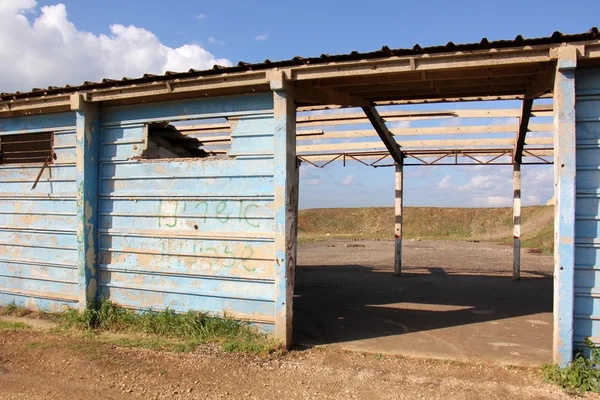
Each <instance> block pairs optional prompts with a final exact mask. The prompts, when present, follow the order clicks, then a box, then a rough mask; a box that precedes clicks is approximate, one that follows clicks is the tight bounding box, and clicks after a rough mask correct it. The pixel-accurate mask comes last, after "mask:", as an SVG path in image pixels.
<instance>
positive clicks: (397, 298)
mask: <svg viewBox="0 0 600 400" xmlns="http://www.w3.org/2000/svg"><path fill="white" fill-rule="evenodd" d="M404 271H405V272H404V273H403V275H402V276H400V277H396V276H393V275H392V273H391V272H388V271H382V270H381V269H375V268H372V267H369V266H363V265H344V266H340V265H338V266H328V265H311V266H299V267H298V268H297V270H296V287H295V297H294V341H295V343H297V344H301V345H309V346H310V345H317V344H330V343H344V342H355V343H359V344H364V343H371V342H369V339H377V340H375V341H372V343H376V345H374V346H368V345H366V346H364V349H365V350H367V351H371V350H372V351H381V352H389V353H400V354H403V353H406V352H407V350H412V349H407V347H411V346H413V345H414V346H415V347H419V346H421V347H424V348H423V351H424V352H425V353H427V351H428V349H427V347H428V346H430V347H431V349H432V351H433V348H434V347H436V346H437V347H440V348H441V349H442V352H441V353H440V354H439V355H440V356H441V357H445V356H446V355H447V354H446V355H445V354H444V351H445V350H443V348H444V347H446V348H448V347H454V350H452V351H451V353H452V354H454V355H452V354H450V355H449V356H450V357H454V356H457V358H463V357H461V355H466V356H472V355H474V356H476V357H477V355H478V354H483V353H486V352H487V350H486V348H487V347H491V348H493V349H495V350H501V351H504V352H505V353H506V354H504V353H503V355H506V356H508V357H512V356H515V355H517V356H518V355H520V354H521V353H522V351H521V352H520V350H519V349H518V348H519V347H523V346H528V347H539V348H540V351H539V352H537V353H536V354H537V355H540V354H541V352H542V350H543V353H544V355H543V357H542V359H544V357H547V356H549V354H550V353H549V351H550V349H551V347H550V345H549V343H551V336H552V327H551V313H552V277H551V276H550V275H549V274H545V273H541V272H540V273H528V274H527V277H524V278H522V279H521V280H520V281H518V282H515V281H513V280H512V279H511V277H510V276H507V275H506V272H507V271H506V270H505V271H503V273H504V276H500V275H493V272H494V271H489V273H490V274H489V275H481V274H478V275H470V274H464V273H462V274H461V273H452V272H447V270H446V269H445V268H439V267H436V268H423V267H415V268H411V267H410V266H407V267H406V268H405V269H404ZM450 271H451V270H450ZM461 272H462V271H461ZM548 313H550V314H548ZM540 314H542V316H541V317H543V318H541V319H542V320H540ZM536 315H537V316H536ZM524 316H531V317H529V318H521V319H516V320H512V319H511V318H518V317H524ZM507 319H511V320H510V321H511V325H508V323H507V322H506V321H505V322H503V323H500V322H495V321H501V320H507ZM490 323H491V324H490ZM455 328H456V329H455ZM540 329H541V331H540ZM432 331H435V332H432ZM428 332H431V333H429V334H428ZM414 333H424V334H425V335H413V336H412V339H411V340H412V342H411V341H409V342H407V341H406V340H402V336H406V335H409V334H414ZM398 335H400V336H398ZM392 336H394V337H397V339H398V340H387V341H382V339H384V338H386V337H392ZM440 341H441V342H442V343H440ZM377 343H379V344H382V343H384V344H383V345H377ZM465 349H466V350H465ZM388 350H389V351H388ZM528 351H529V350H528ZM409 352H410V351H409ZM433 353H435V351H433ZM491 353H493V351H492V352H491ZM538 353H539V354H538ZM546 353H547V354H546ZM432 355H434V356H435V355H436V354H432ZM484 358H485V357H484ZM534 362H537V358H535V357H534Z"/></svg>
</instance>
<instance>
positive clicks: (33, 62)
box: [0, 0, 231, 92]
mask: <svg viewBox="0 0 600 400" xmlns="http://www.w3.org/2000/svg"><path fill="white" fill-rule="evenodd" d="M35 12H37V3H36V1H35V0H2V1H0V21H2V23H1V24H0V54H2V57H1V58H0V92H11V91H16V90H20V91H28V90H30V89H31V88H33V87H45V86H49V85H52V86H59V85H65V84H71V85H77V84H81V83H83V82H84V81H98V80H100V79H102V78H117V79H118V78H121V77H123V76H127V77H137V76H141V75H143V74H144V73H155V74H160V73H164V72H165V71H169V70H172V71H186V70H188V69H190V68H195V69H206V68H211V67H212V66H213V65H214V64H220V65H231V62H230V61H229V60H227V59H224V58H216V57H215V56H214V55H213V54H212V53H210V52H208V51H206V50H205V49H203V48H202V47H200V46H198V45H195V44H186V45H183V46H180V47H177V48H172V47H169V46H166V45H164V44H163V43H161V41H160V40H159V38H158V37H157V36H156V35H155V34H154V33H152V32H150V31H148V30H146V29H143V28H138V27H136V26H133V25H129V26H124V25H119V24H113V25H110V34H109V35H104V34H97V35H96V34H94V33H90V32H85V31H80V30H78V29H77V27H76V26H75V25H74V24H73V23H72V22H71V21H69V19H68V16H67V9H66V7H65V5H63V4H57V5H53V6H45V7H42V8H41V10H40V14H39V16H37V17H36V18H34V19H32V20H29V19H28V18H27V16H30V15H31V14H33V13H35Z"/></svg>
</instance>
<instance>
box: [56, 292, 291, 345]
mask: <svg viewBox="0 0 600 400" xmlns="http://www.w3.org/2000/svg"><path fill="white" fill-rule="evenodd" d="M59 319H60V321H61V323H62V325H63V326H64V327H65V328H67V329H80V330H86V331H92V332H95V333H123V334H143V335H146V336H149V337H146V338H142V339H139V338H134V339H130V340H129V341H126V342H131V341H132V340H133V342H135V345H136V346H141V347H152V348H156V347H157V343H167V344H168V343H170V344H171V346H169V345H165V346H163V347H166V348H171V349H177V350H178V351H192V350H194V349H195V348H196V347H197V346H198V345H199V344H201V343H205V342H216V343H220V344H221V347H222V349H223V350H225V351H242V352H249V353H270V352H272V351H275V350H277V349H278V348H279V347H280V346H279V343H278V342H276V341H274V340H272V339H270V338H269V337H267V335H264V334H262V333H260V332H258V330H256V329H255V328H254V327H252V326H250V325H248V324H246V323H243V322H240V321H236V320H233V319H231V318H228V317H227V316H225V317H216V316H211V315H207V314H204V313H201V312H197V311H188V312H186V313H176V312H175V311H173V310H170V309H168V308H167V309H165V310H163V311H154V310H146V311H140V312H136V311H132V310H128V309H125V308H123V307H121V306H119V305H118V304H115V303H113V302H111V301H109V300H103V301H102V302H100V303H99V304H92V305H91V306H90V307H88V308H87V309H86V310H85V311H83V312H79V311H77V310H74V309H68V310H65V311H64V312H63V313H62V314H60V316H59ZM159 338H166V339H175V341H172V340H171V341H168V340H167V341H166V342H165V340H158V339H159ZM140 340H141V342H140ZM133 342H132V343H133ZM145 344H148V346H145ZM158 347H160V346H158Z"/></svg>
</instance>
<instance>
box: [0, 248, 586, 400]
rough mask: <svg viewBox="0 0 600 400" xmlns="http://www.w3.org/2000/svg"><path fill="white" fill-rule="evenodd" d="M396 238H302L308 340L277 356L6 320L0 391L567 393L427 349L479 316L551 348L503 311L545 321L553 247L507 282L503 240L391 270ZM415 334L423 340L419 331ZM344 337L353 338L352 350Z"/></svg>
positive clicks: (180, 395)
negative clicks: (145, 342)
mask: <svg viewBox="0 0 600 400" xmlns="http://www.w3.org/2000/svg"><path fill="white" fill-rule="evenodd" d="M347 245H348V246H347ZM363 246H364V247H363ZM392 248H393V246H392V245H391V242H384V241H381V242H380V241H343V240H332V241H328V242H318V243H310V244H305V245H302V246H301V248H300V252H299V262H300V264H301V266H299V267H298V270H297V294H296V298H295V313H296V317H297V318H296V324H295V325H296V329H297V331H296V332H295V336H296V340H297V342H298V343H300V344H302V343H304V344H305V346H302V347H297V348H296V349H295V350H293V351H291V352H290V353H288V354H285V355H283V356H271V357H261V356H252V355H244V354H232V353H224V352H222V351H221V350H220V349H219V348H218V347H216V346H211V345H206V346H202V347H200V348H198V349H197V350H196V351H195V352H193V353H169V352H158V351H152V350H145V349H139V348H123V347H117V346H115V345H111V344H106V343H102V342H100V341H98V340H97V339H91V338H85V337H82V336H81V335H67V334H52V333H50V332H48V327H47V326H45V325H44V324H36V326H35V327H34V328H32V329H27V330H0V399H81V398H89V399H96V398H103V399H121V398H143V399H164V398H175V399H502V400H504V399H507V398H515V399H569V398H571V397H570V396H569V395H567V394H566V393H565V392H563V391H562V390H561V389H559V388H557V387H555V386H553V385H549V384H545V383H543V382H542V380H541V377H540V375H539V373H538V368H537V367H534V366H526V365H520V366H516V365H511V363H509V362H506V360H504V361H505V362H499V361H496V360H495V359H493V357H492V358H489V357H483V356H481V355H477V354H470V353H469V354H467V353H464V354H467V356H466V357H454V356H451V357H446V358H445V357H443V356H440V357H438V358H440V359H433V358H431V357H436V353H435V352H436V351H439V350H436V349H437V348H438V347H439V348H443V347H452V346H445V345H444V343H451V344H452V345H453V346H454V347H452V348H453V349H454V350H456V349H458V350H459V353H460V351H465V349H468V348H471V347H474V348H478V347H477V345H475V346H473V344H474V343H475V344H477V343H480V344H482V343H488V342H490V341H491V340H497V338H494V337H487V336H486V335H488V334H490V333H489V332H488V333H485V332H487V330H486V329H481V328H473V327H477V326H478V325H482V324H483V325H485V324H492V323H493V322H499V325H495V326H496V328H497V329H496V330H497V331H499V332H502V334H501V336H502V335H503V336H505V338H504V339H502V340H504V342H506V343H513V344H514V345H504V346H503V345H498V344H496V348H498V349H500V350H501V351H500V353H499V354H505V355H506V354H508V356H509V357H513V358H514V359H515V360H517V361H519V360H520V356H514V355H513V356H511V355H510V351H512V352H517V353H521V352H523V351H524V349H523V348H522V347H525V346H524V343H526V342H525V341H523V340H524V339H523V340H522V339H520V337H519V336H524V337H525V336H526V337H529V336H532V335H539V336H536V338H535V339H534V340H533V341H534V342H535V341H539V342H540V343H541V344H540V346H539V347H540V348H543V349H547V350H549V349H550V346H551V344H550V343H551V341H550V340H549V339H548V338H547V337H546V335H547V334H551V325H550V327H548V326H547V325H544V324H537V323H531V322H530V323H528V324H529V325H530V327H529V328H530V329H531V330H529V331H523V332H521V330H520V329H519V328H518V326H519V325H518V324H517V325H514V326H513V327H512V329H507V328H510V326H509V325H504V323H505V322H506V321H511V320H519V319H523V320H524V321H525V320H530V321H534V322H535V321H538V322H540V321H541V322H544V321H546V320H548V318H547V317H548V315H550V320H551V306H552V304H551V303H552V302H551V299H552V290H551V282H552V279H551V264H552V263H551V259H549V257H547V256H539V255H533V254H525V255H524V273H523V280H522V281H520V282H512V281H511V280H510V277H509V275H510V274H509V272H510V267H511V262H510V260H511V253H510V251H507V250H509V248H507V247H503V246H495V245H489V244H482V243H448V242H417V241H415V242H408V243H407V245H406V246H405V260H406V263H405V269H404V271H405V272H406V273H405V275H404V276H402V277H399V278H397V277H393V276H392V275H391V273H390V272H391V268H392V264H391V263H390V260H391V254H392V253H390V249H392ZM340 265H341V266H340ZM366 289H368V290H366ZM515 296H517V299H516V300H515ZM4 318H5V317H4ZM315 321H317V322H315ZM386 321H387V322H386ZM25 323H29V324H30V325H31V324H32V323H31V321H28V320H25ZM492 325H493V324H492ZM315 326H316V328H315ZM465 327H471V328H470V329H467V328H465ZM498 327H500V328H501V329H500V328H498ZM359 328H360V329H359ZM383 328H385V329H383ZM464 329H467V330H466V331H463V330H464ZM444 330H449V331H450V334H448V337H445V338H444V336H443V334H442V333H441V332H443V331H444ZM453 330H456V331H453ZM459 331H460V332H465V334H468V335H469V336H468V337H470V338H471V339H470V341H469V340H466V341H465V340H464V339H465V338H462V339H461V338H460V337H459V336H460V335H459V334H458V332H459ZM478 332H481V333H478ZM514 332H517V333H518V334H517V337H515V336H511V335H514V334H515V333H514ZM548 332H549V333H548ZM411 335H413V336H412V337H411ZM427 335H429V336H427ZM453 335H454V336H453ZM456 335H458V336H456ZM421 336H423V337H422V338H421ZM492 336H493V335H492ZM432 337H433V339H432ZM405 338H410V341H409V342H407V341H406V339H405ZM427 338H429V339H427ZM440 338H443V340H441V339H440ZM421 339H424V340H425V339H427V340H430V342H429V343H430V344H429V345H428V344H427V343H421V344H419V343H420V342H419V340H421ZM528 340H529V339H528ZM381 341H383V342H381ZM361 342H362V344H361ZM320 343H323V344H324V345H317V346H315V345H316V344H320ZM328 343H329V344H328ZM333 343H335V344H333ZM343 343H351V344H352V343H353V345H352V346H349V347H351V348H353V350H354V351H349V350H345V349H344V346H343V345H342V344H343ZM411 343H412V345H411ZM490 343H493V342H490ZM407 344H408V346H407ZM306 345H308V346H306ZM427 346H429V349H430V350H432V351H430V352H429V353H428V357H427V358H421V357H413V356H411V354H412V353H411V351H410V350H411V349H413V348H422V349H427ZM457 346H459V347H457ZM460 346H462V347H460ZM482 346H483V347H482V349H487V350H486V351H482V353H486V352H488V351H490V352H492V353H493V351H494V350H493V349H494V346H493V345H489V344H486V345H482ZM362 347H366V348H367V350H369V351H373V350H375V351H376V352H371V353H366V352H364V351H360V350H363V348H362ZM369 347H372V348H369ZM390 347H391V348H392V349H393V351H391V352H389V353H395V352H398V351H399V352H400V353H402V354H407V355H408V356H397V355H388V354H383V353H388V352H384V351H377V349H379V348H382V349H383V348H390ZM507 349H508V350H509V351H508V352H507V351H506V350H507ZM454 350H453V351H454ZM464 354H463V355H464ZM438 355H439V354H438ZM543 357H546V355H543ZM461 360H462V361H461ZM499 360H501V358H500V359H499ZM514 364H519V362H515V363H514ZM522 364H528V363H526V362H525V363H522ZM586 397H590V398H597V397H594V396H591V395H588V396H586Z"/></svg>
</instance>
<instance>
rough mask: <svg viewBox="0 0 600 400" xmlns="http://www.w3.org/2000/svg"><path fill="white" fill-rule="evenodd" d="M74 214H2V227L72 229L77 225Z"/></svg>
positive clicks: (0, 215)
mask: <svg viewBox="0 0 600 400" xmlns="http://www.w3.org/2000/svg"><path fill="white" fill-rule="evenodd" d="M75 224H76V216H74V215H31V214H0V227H23V228H24V229H29V230H35V229H51V230H58V231H61V230H70V229H75V227H76V225H75Z"/></svg>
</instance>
